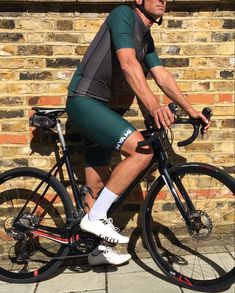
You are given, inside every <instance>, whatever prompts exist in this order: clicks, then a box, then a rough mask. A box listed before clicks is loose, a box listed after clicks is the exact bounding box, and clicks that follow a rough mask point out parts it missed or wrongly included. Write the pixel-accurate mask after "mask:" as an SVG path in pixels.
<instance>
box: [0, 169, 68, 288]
mask: <svg viewBox="0 0 235 293" xmlns="http://www.w3.org/2000/svg"><path fill="white" fill-rule="evenodd" d="M0 221H1V225H0V279H1V280H3V281H6V282H14V283H29V282H36V281H39V280H42V279H45V278H48V277H49V276H50V275H51V274H52V273H54V272H55V271H56V269H57V268H58V267H59V266H60V265H61V263H62V261H63V258H64V257H65V256H66V255H68V253H69V247H67V246H65V245H64V244H61V243H58V242H55V241H52V240H50V239H47V238H45V237H42V236H41V235H42V233H43V232H42V231H41V234H40V232H39V233H34V232H35V231H37V227H39V225H41V226H44V227H49V229H51V230H53V229H55V231H56V230H57V229H65V228H66V227H67V226H68V225H69V223H70V222H71V221H72V206H71V201H70V200H69V198H68V194H67V192H66V189H65V188H64V186H63V185H62V184H61V183H60V182H59V181H58V180H57V179H56V178H54V177H52V176H50V177H48V176H47V173H46V172H44V171H42V170H39V169H35V168H17V169H13V170H10V171H7V172H4V173H2V174H1V175H0Z"/></svg>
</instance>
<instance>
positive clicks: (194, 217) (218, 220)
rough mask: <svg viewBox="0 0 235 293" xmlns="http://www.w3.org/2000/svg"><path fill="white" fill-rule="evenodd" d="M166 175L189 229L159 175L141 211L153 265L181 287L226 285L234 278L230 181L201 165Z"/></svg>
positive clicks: (234, 189)
mask: <svg viewBox="0 0 235 293" xmlns="http://www.w3.org/2000/svg"><path fill="white" fill-rule="evenodd" d="M169 174H170V176H171V179H172V181H173V182H174V187H175V189H176V191H177V193H178V195H179V197H180V199H181V201H182V203H183V205H184V207H185V210H186V212H187V213H188V214H190V217H191V223H192V225H191V226H190V227H188V226H187V225H186V223H185V221H184V220H183V218H182V215H181V214H180V212H179V210H178V208H177V206H176V203H175V201H174V199H173V198H172V196H171V195H170V193H169V191H168V188H167V186H166V185H165V183H164V181H163V178H162V177H161V176H160V177H159V178H158V179H157V180H156V181H155V182H154V184H153V185H152V187H151V189H150V191H149V193H148V195H147V198H146V200H145V204H144V207H143V231H144V240H145V243H146V245H147V247H148V250H149V252H150V254H151V256H152V258H153V260H154V261H155V262H156V264H157V265H158V266H159V267H160V268H161V269H162V271H163V272H164V273H165V274H166V275H168V276H169V277H171V279H174V281H176V282H177V284H178V285H180V286H182V287H187V288H190V289H192V290H202V291H207V290H211V289H215V290H219V289H220V288H224V287H226V286H228V285H229V284H231V283H232V282H233V281H234V273H235V270H234V235H235V234H234V227H235V226H234V193H235V180H234V179H233V178H232V177H231V176H230V175H228V174H227V173H226V172H224V171H222V170H220V169H218V168H215V167H213V166H210V165H207V164H200V163H189V164H184V165H181V166H178V167H174V168H172V169H170V170H169ZM182 193H184V196H182ZM192 207H194V208H195V209H194V212H193V210H192Z"/></svg>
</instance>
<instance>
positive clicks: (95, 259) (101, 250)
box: [85, 166, 131, 265]
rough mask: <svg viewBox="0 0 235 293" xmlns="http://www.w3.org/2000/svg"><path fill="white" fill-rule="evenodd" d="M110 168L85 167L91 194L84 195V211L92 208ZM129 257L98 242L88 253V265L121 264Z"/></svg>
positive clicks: (129, 256)
mask: <svg viewBox="0 0 235 293" xmlns="http://www.w3.org/2000/svg"><path fill="white" fill-rule="evenodd" d="M110 173H111V172H110V168H109V167H108V166H96V167H86V168H85V177H86V184H87V185H88V186H89V187H90V188H91V189H92V192H93V195H92V196H91V195H90V194H89V193H88V194H87V195H86V197H85V203H86V212H87V213H88V212H89V210H90V209H91V208H92V206H93V205H94V202H95V198H96V197H97V195H98V194H99V192H100V190H102V188H103V187H104V186H105V184H106V182H107V180H108V178H109V176H110ZM130 259H131V255H130V254H128V253H122V254H121V253H119V252H116V251H115V250H114V249H113V248H111V247H109V246H107V244H106V245H104V244H100V245H99V246H98V247H97V248H95V249H94V250H93V251H92V252H91V253H90V254H89V255H88V262H89V264H90V265H101V264H113V265H121V264H124V263H127V262H128V261H129V260H130Z"/></svg>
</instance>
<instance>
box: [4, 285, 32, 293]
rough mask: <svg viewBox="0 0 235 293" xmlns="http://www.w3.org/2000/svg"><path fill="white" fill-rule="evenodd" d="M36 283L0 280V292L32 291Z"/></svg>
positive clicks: (29, 292) (25, 292)
mask: <svg viewBox="0 0 235 293" xmlns="http://www.w3.org/2000/svg"><path fill="white" fill-rule="evenodd" d="M35 289H36V284H9V283H5V282H0V293H34V292H35Z"/></svg>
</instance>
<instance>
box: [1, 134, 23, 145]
mask: <svg viewBox="0 0 235 293" xmlns="http://www.w3.org/2000/svg"><path fill="white" fill-rule="evenodd" d="M8 143H12V144H27V143H28V139H27V136H26V135H24V134H21V135H19V134H0V144H8Z"/></svg>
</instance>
